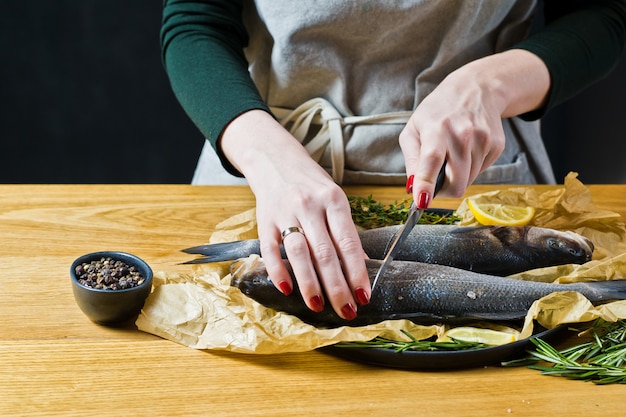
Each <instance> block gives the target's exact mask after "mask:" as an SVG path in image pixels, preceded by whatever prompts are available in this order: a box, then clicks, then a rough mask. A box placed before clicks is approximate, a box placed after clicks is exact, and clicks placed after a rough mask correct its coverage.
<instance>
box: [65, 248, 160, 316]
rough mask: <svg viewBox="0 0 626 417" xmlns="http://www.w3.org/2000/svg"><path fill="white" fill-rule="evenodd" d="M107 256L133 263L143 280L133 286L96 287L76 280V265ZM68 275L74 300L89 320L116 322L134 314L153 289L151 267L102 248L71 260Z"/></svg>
mask: <svg viewBox="0 0 626 417" xmlns="http://www.w3.org/2000/svg"><path fill="white" fill-rule="evenodd" d="M107 257H110V258H111V259H113V260H119V261H122V262H124V263H125V264H127V265H128V266H134V267H135V268H136V269H137V271H138V272H139V273H140V274H141V276H142V277H143V278H144V281H143V282H142V283H141V284H139V285H137V286H136V287H132V288H126V289H98V288H92V287H89V286H87V285H83V284H81V283H80V282H79V281H78V278H77V276H76V267H77V266H79V265H81V264H83V263H90V262H91V261H97V260H99V259H101V258H107ZM70 277H71V279H72V289H73V291H74V299H75V300H76V303H77V304H78V306H79V307H80V309H81V310H82V311H83V313H85V315H86V316H87V317H88V318H89V319H90V320H91V321H93V322H95V323H98V324H105V325H109V324H117V323H122V322H125V321H127V320H130V319H131V318H133V317H136V316H137V315H138V314H139V312H140V311H141V308H142V307H143V305H144V303H145V301H146V298H147V297H148V295H149V294H150V291H151V290H152V269H150V266H149V265H148V264H147V263H146V262H145V261H143V260H142V259H141V258H139V257H137V256H135V255H131V254H129V253H125V252H116V251H104V252H93V253H88V254H86V255H83V256H81V257H79V258H77V259H76V260H75V261H74V262H73V263H72V266H71V268H70Z"/></svg>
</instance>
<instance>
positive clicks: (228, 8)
mask: <svg viewBox="0 0 626 417" xmlns="http://www.w3.org/2000/svg"><path fill="white" fill-rule="evenodd" d="M163 3H164V11H163V25H162V29H161V44H162V52H163V63H164V66H165V69H166V72H167V74H168V76H169V79H170V82H171V85H172V89H173V91H174V93H175V94H176V97H177V98H178V100H179V102H180V103H181V105H182V107H183V108H184V110H185V111H186V112H187V114H188V115H189V117H190V118H191V119H192V121H193V122H194V123H195V124H196V126H197V127H198V128H199V130H200V131H201V132H202V133H203V134H204V135H205V136H206V138H207V139H208V140H209V141H210V142H211V144H212V145H213V146H214V147H215V146H216V142H217V140H218V138H219V137H220V135H221V133H222V131H223V130H224V128H225V127H226V126H227V125H228V123H230V121H232V120H233V119H234V118H236V117H237V116H238V115H240V114H241V113H244V112H246V111H248V110H252V109H263V110H265V111H268V112H269V108H268V107H267V105H266V104H265V103H264V102H263V100H262V99H261V96H260V95H259V93H258V91H257V89H256V87H255V85H254V83H253V81H252V79H251V78H250V75H249V73H248V63H247V61H246V58H245V56H244V52H243V50H244V48H245V46H246V45H247V43H248V35H247V32H246V29H245V27H244V24H243V22H242V18H241V12H242V1H241V0H222V1H211V2H207V1H189V0H164V1H163ZM544 3H545V7H544V14H545V16H546V26H545V27H544V28H542V29H541V30H540V31H538V32H537V33H535V34H533V35H531V36H530V37H528V38H527V39H525V40H524V41H522V42H520V43H519V44H517V45H515V46H514V48H521V49H526V50H528V51H531V52H533V53H534V54H536V55H537V56H539V57H540V58H541V59H542V60H543V61H544V62H545V64H546V65H547V67H548V70H549V71H550V75H551V78H552V86H551V91H550V94H549V99H548V101H547V103H546V105H545V106H544V108H542V109H540V110H537V111H534V112H531V113H528V114H525V115H523V116H522V117H523V118H524V119H526V120H534V119H537V118H539V117H541V116H542V115H543V114H544V113H545V112H546V111H547V110H549V109H550V108H552V107H554V106H556V105H557V104H559V103H562V102H563V101H565V100H567V99H568V98H570V97H572V96H574V95H575V94H577V93H578V92H580V91H581V90H583V89H585V88H586V87H588V86H589V85H591V84H593V83H594V82H596V81H598V80H600V79H602V78H603V77H605V76H606V75H607V74H608V73H609V72H610V71H611V70H612V69H613V68H614V67H615V66H616V65H617V63H618V62H619V59H620V57H621V53H622V51H623V49H624V40H625V36H626V0H568V1H562V0H561V1H559V0H553V1H550V0H545V1H544ZM223 162H225V163H226V161H225V160H224V159H223ZM227 169H229V171H231V172H232V173H235V174H236V171H235V170H234V169H233V168H232V167H227ZM239 175H240V174H239Z"/></svg>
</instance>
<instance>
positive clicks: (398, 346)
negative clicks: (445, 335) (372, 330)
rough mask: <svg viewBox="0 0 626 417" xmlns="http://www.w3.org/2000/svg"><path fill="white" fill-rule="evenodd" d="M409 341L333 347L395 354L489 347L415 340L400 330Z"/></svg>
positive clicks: (337, 345)
mask: <svg viewBox="0 0 626 417" xmlns="http://www.w3.org/2000/svg"><path fill="white" fill-rule="evenodd" d="M401 331H402V333H404V334H405V335H406V336H407V337H408V338H409V339H411V340H410V341H398V340H390V339H386V338H384V337H376V338H374V339H372V340H369V341H366V342H341V343H337V344H335V345H334V346H336V347H342V348H379V349H393V350H394V351H395V352H405V351H427V352H432V351H458V350H473V349H482V348H485V347H489V346H487V345H485V344H484V343H477V342H465V341H462V340H457V339H452V340H451V341H450V342H436V341H433V340H417V339H416V338H415V337H414V336H413V335H411V334H410V333H408V332H407V331H405V330H401Z"/></svg>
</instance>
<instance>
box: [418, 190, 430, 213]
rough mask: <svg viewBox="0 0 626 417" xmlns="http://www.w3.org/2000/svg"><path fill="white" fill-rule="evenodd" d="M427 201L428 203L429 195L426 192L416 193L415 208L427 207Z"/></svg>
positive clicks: (422, 208)
mask: <svg viewBox="0 0 626 417" xmlns="http://www.w3.org/2000/svg"><path fill="white" fill-rule="evenodd" d="M428 203H430V195H428V193H427V192H425V191H422V192H421V193H419V194H418V195H417V208H418V209H420V210H424V209H427V208H428Z"/></svg>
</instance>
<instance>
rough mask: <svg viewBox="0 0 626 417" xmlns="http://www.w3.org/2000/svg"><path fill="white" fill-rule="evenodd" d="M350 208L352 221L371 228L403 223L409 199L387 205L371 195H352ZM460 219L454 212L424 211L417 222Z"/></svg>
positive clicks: (349, 197)
mask: <svg viewBox="0 0 626 417" xmlns="http://www.w3.org/2000/svg"><path fill="white" fill-rule="evenodd" d="M348 201H349V202H350V208H351V210H352V219H353V221H354V223H355V224H356V225H358V226H361V227H363V228H365V229H373V228H376V227H383V226H392V225H396V224H403V223H404V222H406V218H407V216H408V213H409V208H410V206H411V200H410V199H405V200H403V201H401V202H398V201H395V202H393V203H391V204H389V205H388V206H385V205H383V204H382V203H379V202H378V201H376V200H374V199H373V198H372V196H371V195H370V196H368V197H354V196H348ZM459 220H460V217H458V216H456V215H455V214H454V213H452V214H447V213H433V212H428V211H426V212H425V213H424V214H423V215H422V217H421V219H420V221H419V223H420V224H453V223H455V222H457V221H459Z"/></svg>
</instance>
